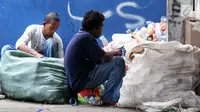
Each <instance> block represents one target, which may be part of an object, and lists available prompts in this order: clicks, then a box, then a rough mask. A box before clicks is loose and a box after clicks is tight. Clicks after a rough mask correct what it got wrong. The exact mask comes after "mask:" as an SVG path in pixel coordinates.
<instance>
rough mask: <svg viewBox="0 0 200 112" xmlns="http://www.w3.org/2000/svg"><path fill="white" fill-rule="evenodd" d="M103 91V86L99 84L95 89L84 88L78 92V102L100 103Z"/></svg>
mask: <svg viewBox="0 0 200 112" xmlns="http://www.w3.org/2000/svg"><path fill="white" fill-rule="evenodd" d="M103 91H104V86H103V85H100V86H99V87H97V88H95V89H85V90H82V91H81V92H79V93H78V102H79V104H93V105H101V104H102V101H101V96H102V93H103Z"/></svg>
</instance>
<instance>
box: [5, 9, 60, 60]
mask: <svg viewBox="0 0 200 112" xmlns="http://www.w3.org/2000/svg"><path fill="white" fill-rule="evenodd" d="M59 25H60V18H59V15H58V14H57V13H55V12H50V13H48V14H47V15H46V16H45V19H44V22H43V25H36V24H34V25H30V26H28V27H27V28H26V30H25V32H24V33H23V35H22V36H21V37H20V38H19V39H18V40H17V42H16V45H15V47H14V46H12V45H5V46H4V47H3V48H2V50H1V56H3V54H4V53H5V52H6V51H7V50H15V49H18V50H21V51H24V52H27V53H29V54H32V55H34V56H37V57H40V58H43V57H54V58H63V43H62V40H61V38H60V37H59V35H58V34H57V33H56V30H57V29H58V27H59Z"/></svg>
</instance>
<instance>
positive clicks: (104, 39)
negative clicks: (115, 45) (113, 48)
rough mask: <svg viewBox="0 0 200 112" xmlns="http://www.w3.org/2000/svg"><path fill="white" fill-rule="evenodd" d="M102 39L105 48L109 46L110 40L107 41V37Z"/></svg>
mask: <svg viewBox="0 0 200 112" xmlns="http://www.w3.org/2000/svg"><path fill="white" fill-rule="evenodd" d="M100 39H101V42H102V43H103V46H104V47H105V46H107V45H108V40H107V39H106V37H104V36H101V37H100Z"/></svg>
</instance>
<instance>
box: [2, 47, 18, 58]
mask: <svg viewBox="0 0 200 112" xmlns="http://www.w3.org/2000/svg"><path fill="white" fill-rule="evenodd" d="M8 50H16V48H15V47H14V46H12V45H5V46H3V47H2V49H1V56H3V55H4V53H5V52H6V51H8Z"/></svg>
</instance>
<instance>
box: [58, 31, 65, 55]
mask: <svg viewBox="0 0 200 112" xmlns="http://www.w3.org/2000/svg"><path fill="white" fill-rule="evenodd" d="M56 39H57V41H58V58H63V57H64V54H63V42H62V39H61V38H60V36H58V34H56Z"/></svg>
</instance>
